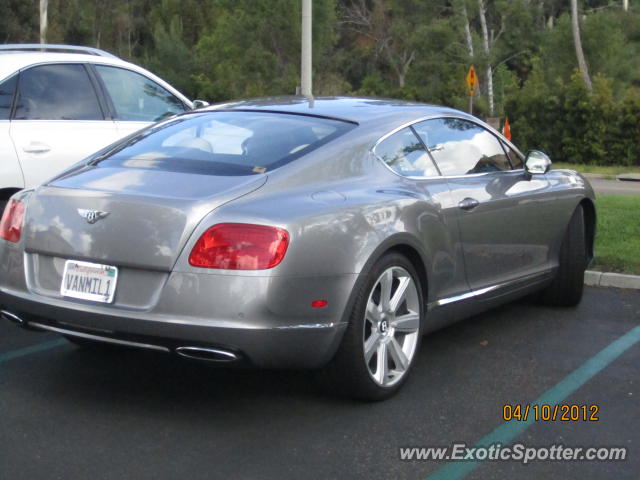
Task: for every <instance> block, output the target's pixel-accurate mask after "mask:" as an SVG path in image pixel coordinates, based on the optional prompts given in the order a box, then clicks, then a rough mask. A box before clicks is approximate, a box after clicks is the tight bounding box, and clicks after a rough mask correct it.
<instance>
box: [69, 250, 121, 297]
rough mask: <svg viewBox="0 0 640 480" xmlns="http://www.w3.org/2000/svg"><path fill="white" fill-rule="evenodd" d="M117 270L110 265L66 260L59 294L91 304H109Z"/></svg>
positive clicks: (116, 277)
mask: <svg viewBox="0 0 640 480" xmlns="http://www.w3.org/2000/svg"><path fill="white" fill-rule="evenodd" d="M117 280H118V269H117V268H116V267H112V266H110V265H99V264H97V263H89V262H78V261H75V260H67V261H66V262H65V264H64V273H63V274H62V285H61V286H60V294H61V295H62V296H63V297H73V298H81V299H82V300H91V301H92V302H102V303H111V302H113V296H114V294H115V293H116V282H117Z"/></svg>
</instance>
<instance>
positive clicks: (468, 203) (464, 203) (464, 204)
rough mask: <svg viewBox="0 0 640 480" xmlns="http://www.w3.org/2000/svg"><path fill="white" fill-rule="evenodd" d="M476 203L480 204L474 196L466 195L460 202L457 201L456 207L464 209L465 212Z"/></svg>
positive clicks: (471, 208)
mask: <svg viewBox="0 0 640 480" xmlns="http://www.w3.org/2000/svg"><path fill="white" fill-rule="evenodd" d="M478 205H480V202H479V201H478V200H476V199H475V198H470V197H467V198H465V199H464V200H461V201H460V203H458V207H460V208H461V209H462V210H465V211H467V212H469V211H471V210H473V209H474V208H476V207H477V206H478Z"/></svg>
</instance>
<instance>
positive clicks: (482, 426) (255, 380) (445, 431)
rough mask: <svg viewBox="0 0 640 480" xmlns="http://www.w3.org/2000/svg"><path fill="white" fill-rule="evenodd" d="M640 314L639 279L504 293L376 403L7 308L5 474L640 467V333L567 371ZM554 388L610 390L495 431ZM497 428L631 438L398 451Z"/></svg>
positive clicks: (301, 379) (307, 380)
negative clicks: (137, 345)
mask: <svg viewBox="0 0 640 480" xmlns="http://www.w3.org/2000/svg"><path fill="white" fill-rule="evenodd" d="M639 318H640V294H639V293H638V292H637V291H625V290H616V289H595V288H589V289H587V290H586V292H585V297H584V300H583V301H582V303H581V305H580V306H579V307H578V308H577V309H568V310H563V309H550V308H543V307H539V306H535V305H531V304H529V303H527V302H518V303H514V304H511V305H507V306H504V307H502V308H500V309H498V310H494V311H490V312H487V313H485V314H483V315H480V316H477V317H474V318H472V319H469V320H466V321H463V322H461V323H458V324H456V325H453V326H451V327H449V328H446V329H444V330H441V331H439V332H437V333H435V334H432V335H430V336H428V337H426V338H425V339H424V342H423V345H422V349H421V352H420V354H419V357H418V358H417V362H416V365H415V370H414V372H413V374H412V375H411V378H410V379H409V381H408V383H407V385H406V386H405V388H404V389H403V390H401V391H400V393H399V394H398V395H397V396H396V397H394V398H392V399H390V400H388V401H386V402H382V403H374V404H363V403H358V402H354V401H349V400H345V399H342V398H337V397H335V396H332V395H330V394H327V393H323V391H322V390H320V389H319V388H318V387H317V386H316V382H315V381H314V377H313V375H312V374H309V373H306V372H263V371H250V370H221V369H216V368H212V367H211V366H210V365H208V364H201V363H196V362H191V361H187V360H178V359H175V358H171V357H168V356H163V355H161V354H154V353H148V352H139V351H128V350H104V351H87V350H82V349H79V348H77V347H74V346H72V345H70V344H67V343H66V342H65V341H63V340H59V339H58V337H56V336H54V335H51V334H39V333H32V332H27V331H21V330H19V329H18V328H17V327H15V326H14V325H11V324H9V323H7V322H3V323H2V324H0V411H1V412H2V414H1V415H0V452H1V456H2V461H1V462H0V478H3V479H21V478H50V479H54V478H60V479H63V478H64V479H68V478H96V479H97V478H154V479H157V478H190V479H197V478H228V479H267V478H277V479H283V478H306V479H311V478H322V479H326V478H366V479H394V478H398V479H399V478H402V479H424V478H427V477H429V476H430V475H433V474H434V473H436V472H437V471H439V469H441V468H443V467H444V468H451V470H444V471H443V470H440V472H441V473H442V472H444V473H445V474H446V478H462V476H464V475H465V474H467V476H466V478H478V479H480V478H482V479H487V478H495V479H501V478H530V479H538V478H563V477H564V478H582V479H588V478H618V479H622V478H637V473H638V472H639V471H640V455H639V453H640V452H639V446H640V429H638V425H639V420H640V418H639V416H638V415H639V411H640V409H639V404H638V402H639V401H640V388H639V382H638V380H639V379H640V375H639V374H640V343H634V341H631V342H630V343H628V344H627V347H628V348H626V349H619V350H618V352H617V353H615V354H614V355H613V356H610V357H609V361H610V363H602V364H600V365H599V367H600V368H602V370H601V371H598V368H595V369H593V368H591V370H590V373H588V375H587V377H584V379H586V383H584V384H583V385H582V386H579V385H574V387H575V386H578V387H579V388H577V390H575V392H573V391H572V390H573V389H572V388H571V386H569V387H568V386H567V385H568V383H567V382H566V381H565V382H564V383H563V382H562V381H563V379H566V377H567V376H568V375H570V374H571V373H572V372H574V371H575V370H576V369H578V368H579V367H581V366H583V365H585V362H589V361H590V359H591V360H592V363H593V362H598V361H600V362H601V360H600V357H597V358H596V359H595V360H593V359H594V356H596V355H597V354H598V353H599V352H601V351H602V350H603V349H605V348H606V347H607V346H609V345H611V344H612V342H614V341H615V340H616V339H618V338H620V337H622V336H623V335H625V334H628V332H631V331H632V330H633V329H634V328H635V327H638V325H639V321H638V320H639ZM629 345H630V346H629ZM590 365H591V364H590ZM552 388H555V389H554V390H553V392H554V393H553V398H554V399H555V400H556V401H558V402H560V403H564V404H596V405H598V407H599V412H598V416H599V418H600V420H599V421H598V422H582V421H578V422H560V421H556V422H531V423H529V424H528V425H527V426H522V428H521V429H520V430H518V428H520V427H517V426H515V427H514V428H515V430H513V429H512V431H511V432H509V431H508V430H509V428H505V427H503V428H502V429H500V430H498V431H497V433H496V431H495V429H496V428H497V427H500V426H501V425H504V424H505V422H504V421H503V420H502V406H503V405H504V404H517V403H521V404H528V403H531V402H533V401H534V400H536V399H538V398H539V397H540V396H541V395H542V394H544V393H545V392H547V391H549V389H552ZM549 398H551V397H549ZM508 423H509V424H511V423H512V422H508ZM492 432H494V437H492V438H498V440H503V441H504V442H505V443H509V441H512V442H513V441H516V440H517V441H519V442H522V443H524V444H527V445H533V446H543V445H552V444H554V443H555V444H563V445H572V446H584V447H586V446H626V447H628V454H627V459H626V460H625V461H622V462H578V463H576V462H562V463H561V462H534V463H531V464H529V465H526V466H523V465H521V464H520V463H517V462H484V463H482V464H479V465H476V468H475V469H473V470H471V469H469V471H468V472H466V471H462V470H459V469H456V468H453V467H457V464H456V465H454V464H451V463H449V464H448V465H449V466H445V462H433V461H411V462H408V461H401V460H400V455H399V448H400V447H406V446H425V447H429V446H442V445H449V444H451V443H454V442H464V443H466V444H468V445H474V444H476V442H478V441H480V440H481V439H483V438H484V437H486V436H487V435H489V434H491V433H492ZM509 436H513V440H509V438H508V437H509ZM452 465H453V467H451V466H452ZM443 478H445V477H443Z"/></svg>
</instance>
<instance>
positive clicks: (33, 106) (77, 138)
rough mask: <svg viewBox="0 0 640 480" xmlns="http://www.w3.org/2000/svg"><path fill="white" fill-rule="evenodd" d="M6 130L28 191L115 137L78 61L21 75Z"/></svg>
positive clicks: (92, 84)
mask: <svg viewBox="0 0 640 480" xmlns="http://www.w3.org/2000/svg"><path fill="white" fill-rule="evenodd" d="M9 131H10V136H11V140H12V142H13V146H14V147H15V151H16V153H17V155H18V158H19V160H20V164H21V166H22V172H23V174H24V183H25V186H26V187H32V186H35V185H38V184H40V183H42V182H43V181H45V180H47V179H49V178H51V177H53V176H55V175H56V174H57V173H58V172H60V171H62V170H64V169H65V168H66V167H68V166H70V165H72V164H73V163H75V162H78V161H80V160H82V159H83V158H85V157H87V156H88V155H90V154H91V153H93V152H95V151H97V150H100V149H101V148H103V147H104V146H106V145H108V144H109V143H111V142H113V141H115V140H116V139H117V137H118V133H117V130H116V126H115V124H114V122H113V121H111V120H110V119H106V118H105V112H104V106H103V105H102V104H101V103H100V100H99V99H98V94H97V91H96V88H95V85H94V83H93V82H92V80H91V78H90V76H89V73H88V71H87V69H86V67H85V66H84V65H83V64H81V63H61V64H43V65H36V66H33V67H30V68H27V69H25V70H23V71H21V72H20V76H19V78H18V89H17V97H16V101H15V107H14V112H13V117H12V119H11V124H10V127H9Z"/></svg>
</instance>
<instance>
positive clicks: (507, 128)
mask: <svg viewBox="0 0 640 480" xmlns="http://www.w3.org/2000/svg"><path fill="white" fill-rule="evenodd" d="M502 134H503V135H504V136H505V138H506V139H507V140H509V141H511V127H510V126H509V119H508V118H506V117H505V119H504V126H503V127H502Z"/></svg>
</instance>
